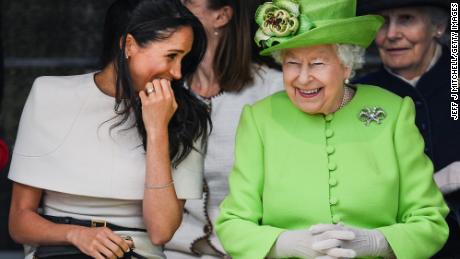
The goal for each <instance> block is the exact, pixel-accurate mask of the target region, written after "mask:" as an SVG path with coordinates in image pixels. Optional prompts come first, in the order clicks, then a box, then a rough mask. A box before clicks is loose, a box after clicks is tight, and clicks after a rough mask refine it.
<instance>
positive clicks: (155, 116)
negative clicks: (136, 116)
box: [139, 79, 177, 134]
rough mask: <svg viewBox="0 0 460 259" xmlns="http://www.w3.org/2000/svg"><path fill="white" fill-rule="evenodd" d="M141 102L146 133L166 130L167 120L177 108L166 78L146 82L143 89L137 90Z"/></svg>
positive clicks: (169, 83)
mask: <svg viewBox="0 0 460 259" xmlns="http://www.w3.org/2000/svg"><path fill="white" fill-rule="evenodd" d="M139 97H140V98H141V102H142V119H143V121H144V126H145V130H146V132H147V134H149V133H153V134H154V133H155V132H157V131H159V130H167V129H168V124H169V121H170V120H171V118H172V116H173V115H174V113H175V112H176V110H177V102H176V98H175V97H174V92H173V90H172V88H171V82H170V81H169V80H166V79H155V80H153V81H152V82H149V83H147V85H146V86H145V91H140V92H139Z"/></svg>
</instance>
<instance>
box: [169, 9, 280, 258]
mask: <svg viewBox="0 0 460 259" xmlns="http://www.w3.org/2000/svg"><path fill="white" fill-rule="evenodd" d="M182 2H183V3H184V5H185V6H186V7H187V8H189V10H190V11H191V12H192V13H194V14H195V15H196V16H197V17H198V19H200V21H201V22H202V23H203V26H204V28H205V31H206V35H207V39H208V48H207V50H206V54H205V56H204V59H203V60H202V62H201V63H200V65H199V66H198V70H197V71H196V72H195V73H194V74H193V76H192V77H191V78H190V80H188V85H189V86H190V88H191V89H192V91H193V92H194V93H195V94H197V95H198V96H199V97H201V98H202V99H203V100H205V101H206V102H207V103H208V105H209V107H210V109H211V120H212V131H211V133H210V135H209V139H208V143H207V148H206V155H205V163H204V176H205V182H206V186H205V187H206V188H205V191H206V192H205V195H204V199H202V200H193V201H188V202H187V204H186V205H185V209H186V213H185V214H184V218H183V221H182V225H181V226H180V227H179V229H178V230H177V232H176V234H175V235H174V237H173V238H172V240H171V241H170V242H169V243H167V244H166V249H167V250H166V252H165V253H166V255H167V256H168V258H172V259H181V258H196V257H195V256H199V257H202V258H217V257H218V258H220V257H222V256H224V254H223V251H224V250H223V249H222V246H221V244H220V242H219V240H218V239H217V236H216V235H215V232H214V229H213V228H214V222H215V219H216V218H217V216H218V212H219V208H218V206H219V204H220V203H221V201H222V200H223V199H224V197H225V196H227V194H228V183H227V178H228V174H229V172H230V171H231V168H232V165H233V151H234V142H235V133H236V128H237V125H238V121H239V118H240V113H241V111H242V109H243V106H244V105H246V104H253V103H255V102H256V101H258V100H260V99H262V98H264V97H266V96H268V95H270V94H272V93H274V92H277V91H279V90H282V88H283V82H282V76H281V72H279V71H278V70H275V69H272V68H270V67H268V66H267V64H270V65H271V64H272V63H270V60H269V59H266V58H265V59H262V57H260V56H259V55H258V52H259V50H258V48H257V46H256V45H255V44H254V43H253V36H254V33H255V31H256V26H255V23H254V22H253V20H254V13H255V10H256V7H257V6H258V5H259V4H260V2H261V1H260V0H183V1H182Z"/></svg>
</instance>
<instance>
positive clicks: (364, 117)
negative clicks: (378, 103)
mask: <svg viewBox="0 0 460 259" xmlns="http://www.w3.org/2000/svg"><path fill="white" fill-rule="evenodd" d="M385 117H387V114H386V112H385V111H384V110H383V109H382V108H380V107H366V108H363V109H362V110H361V112H360V113H359V120H360V121H362V122H364V124H365V125H366V126H369V124H371V122H373V121H375V122H376V123H377V124H380V123H381V122H382V120H383V119H385Z"/></svg>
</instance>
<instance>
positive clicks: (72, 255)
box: [34, 215, 146, 259]
mask: <svg viewBox="0 0 460 259" xmlns="http://www.w3.org/2000/svg"><path fill="white" fill-rule="evenodd" d="M42 217H44V218H45V219H47V220H49V221H52V222H54V223H57V224H70V225H79V226H85V227H108V228H110V229H111V230H114V231H117V230H124V231H142V232H145V231H146V230H145V229H139V228H127V227H122V226H118V225H114V224H110V223H107V222H105V221H95V220H80V219H74V218H71V217H56V216H49V215H42ZM133 257H134V258H137V259H144V258H145V257H144V256H141V255H139V254H137V253H135V252H134V251H133V250H130V251H129V252H127V253H125V254H124V256H123V257H122V258H123V259H131V258H133ZM89 258H92V257H91V256H89V255H86V254H84V253H83V252H82V251H80V249H78V248H77V247H75V246H72V245H46V246H39V247H37V249H36V250H35V253H34V259H89Z"/></svg>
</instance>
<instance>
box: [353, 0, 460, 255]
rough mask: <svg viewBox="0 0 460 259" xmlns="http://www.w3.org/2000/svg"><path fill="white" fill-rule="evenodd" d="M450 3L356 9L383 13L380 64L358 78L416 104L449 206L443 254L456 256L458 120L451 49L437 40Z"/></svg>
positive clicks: (371, 4)
mask: <svg viewBox="0 0 460 259" xmlns="http://www.w3.org/2000/svg"><path fill="white" fill-rule="evenodd" d="M449 2H450V1H448V0H404V1H401V0H399V1H394V0H387V1H360V2H359V3H360V4H359V6H358V11H359V12H361V13H378V14H380V15H382V16H383V17H384V18H385V24H384V25H383V26H382V28H381V29H380V30H379V32H378V33H377V37H376V39H375V43H376V45H377V48H378V51H379V54H380V57H381V59H382V61H383V66H382V67H381V68H380V69H379V70H378V71H376V72H374V73H371V74H369V75H366V76H365V77H363V78H361V79H358V80H357V82H359V83H365V84H373V85H378V86H381V87H383V88H385V89H387V90H389V91H391V92H393V93H395V94H397V95H399V96H401V97H405V96H409V97H411V98H412V99H413V100H414V102H415V108H416V119H415V122H416V124H417V127H418V129H419V130H420V132H421V134H422V136H423V138H424V140H425V144H426V146H425V153H426V154H427V155H428V156H429V157H430V158H431V160H432V161H433V165H434V170H435V172H436V173H435V175H434V179H435V181H436V183H437V185H438V186H439V188H440V189H441V191H442V192H443V193H444V195H446V196H445V197H446V201H447V203H448V205H449V207H450V208H451V214H449V216H448V217H447V222H448V224H449V227H450V233H451V235H450V237H449V240H448V242H447V244H446V247H445V248H444V249H443V251H442V253H441V254H442V255H443V256H446V255H447V254H450V255H452V256H453V255H459V254H460V247H459V246H458V243H459V242H460V229H459V227H458V226H459V222H460V192H459V188H460V153H459V152H458V151H457V150H458V148H459V147H460V135H459V134H458V133H459V132H460V122H459V121H455V120H453V118H451V113H450V103H451V100H452V99H451V96H450V75H449V71H450V54H449V53H450V50H449V48H448V47H447V46H444V45H443V44H441V40H440V39H441V38H442V36H443V34H444V31H445V29H446V26H447V24H448V10H449V7H450V3H449ZM446 253H447V254H446Z"/></svg>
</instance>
